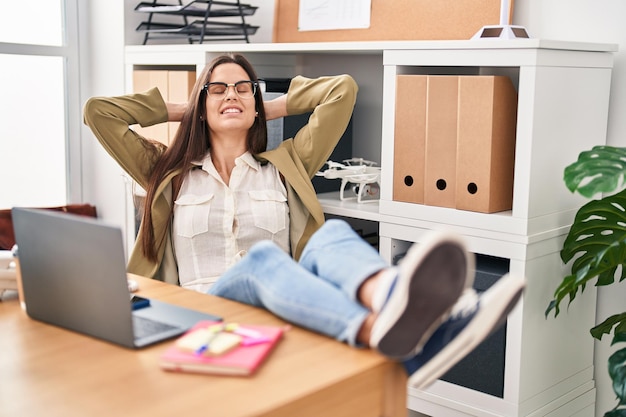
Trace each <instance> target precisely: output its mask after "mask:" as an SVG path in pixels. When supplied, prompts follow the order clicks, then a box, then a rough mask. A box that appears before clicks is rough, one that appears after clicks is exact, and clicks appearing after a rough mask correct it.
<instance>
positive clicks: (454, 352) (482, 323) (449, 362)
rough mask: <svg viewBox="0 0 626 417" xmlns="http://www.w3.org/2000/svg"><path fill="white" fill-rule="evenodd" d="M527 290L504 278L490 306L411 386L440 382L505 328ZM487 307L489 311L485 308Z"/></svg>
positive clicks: (491, 295) (495, 287) (493, 290)
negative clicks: (463, 360) (440, 379)
mask: <svg viewBox="0 0 626 417" xmlns="http://www.w3.org/2000/svg"><path fill="white" fill-rule="evenodd" d="M524 288H525V281H524V279H523V278H520V277H515V276H512V275H509V274H507V275H505V276H503V277H502V278H500V279H499V280H498V281H497V282H496V283H495V284H494V285H493V286H492V287H491V288H490V289H489V290H487V292H486V293H485V296H486V294H487V293H489V303H484V304H483V303H481V306H480V308H479V310H478V312H477V313H476V316H475V317H474V318H473V319H472V321H471V322H470V323H469V324H468V325H467V326H466V327H465V328H464V329H463V330H462V331H461V332H460V333H459V334H458V335H457V336H456V337H455V338H454V339H453V340H452V341H451V342H450V343H449V344H448V345H447V346H446V347H445V348H443V349H442V350H441V352H439V353H438V354H437V355H435V356H434V357H433V358H432V359H431V360H429V361H428V362H427V363H425V364H424V365H423V366H422V367H421V368H420V369H418V370H417V371H416V372H415V373H414V374H413V375H411V377H410V378H409V381H408V383H409V386H410V387H412V388H416V389H422V388H425V387H427V386H429V385H431V384H432V383H433V382H435V380H437V379H439V377H441V376H442V375H443V374H445V373H446V372H447V371H448V370H449V369H450V368H452V367H453V366H454V365H456V364H457V363H458V362H459V361H461V360H462V359H463V358H464V357H465V356H467V355H468V354H469V353H470V352H472V351H473V350H474V349H475V348H476V347H477V346H478V345H479V344H480V343H482V342H483V341H484V340H485V339H486V338H487V337H489V336H490V335H491V334H492V333H493V332H494V331H495V330H497V329H499V328H500V326H502V325H503V324H504V323H505V322H506V320H507V317H508V315H509V313H510V312H511V310H513V308H514V307H515V306H516V305H517V302H518V301H519V299H520V298H521V296H522V293H523V291H524ZM486 305H488V306H489V308H484V307H485V306H486Z"/></svg>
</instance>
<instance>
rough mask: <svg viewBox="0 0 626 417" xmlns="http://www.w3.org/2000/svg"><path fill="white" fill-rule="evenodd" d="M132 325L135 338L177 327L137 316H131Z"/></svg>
mask: <svg viewBox="0 0 626 417" xmlns="http://www.w3.org/2000/svg"><path fill="white" fill-rule="evenodd" d="M133 327H134V329H135V339H141V338H143V337H146V336H151V335H153V334H158V333H163V332H166V331H168V330H173V329H178V327H176V326H172V325H171V324H167V323H163V322H160V321H156V320H151V319H147V318H145V317H139V316H133Z"/></svg>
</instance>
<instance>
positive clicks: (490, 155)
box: [456, 76, 517, 213]
mask: <svg viewBox="0 0 626 417" xmlns="http://www.w3.org/2000/svg"><path fill="white" fill-rule="evenodd" d="M458 81H459V101H458V109H459V110H458V136H457V152H456V155H457V163H456V208H457V209H460V210H470V211H477V212H482V213H493V212H499V211H504V210H509V209H511V208H512V204H513V171H514V166H515V130H516V122H517V92H516V90H515V88H514V86H513V84H512V82H511V80H510V79H509V78H508V77H505V76H461V77H459V78H458Z"/></svg>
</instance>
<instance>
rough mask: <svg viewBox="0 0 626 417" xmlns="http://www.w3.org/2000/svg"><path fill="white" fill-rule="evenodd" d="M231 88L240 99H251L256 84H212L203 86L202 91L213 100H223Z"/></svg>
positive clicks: (244, 81) (247, 82)
mask: <svg viewBox="0 0 626 417" xmlns="http://www.w3.org/2000/svg"><path fill="white" fill-rule="evenodd" d="M229 87H233V89H234V90H235V93H237V95H238V96H239V97H240V98H252V97H254V95H255V94H256V87H257V83H255V82H254V81H251V80H241V81H237V82H236V83H234V84H226V83H222V82H213V83H208V84H205V85H204V90H205V91H206V92H207V95H208V96H209V98H211V99H213V100H224V99H225V98H226V96H227V95H228V88H229Z"/></svg>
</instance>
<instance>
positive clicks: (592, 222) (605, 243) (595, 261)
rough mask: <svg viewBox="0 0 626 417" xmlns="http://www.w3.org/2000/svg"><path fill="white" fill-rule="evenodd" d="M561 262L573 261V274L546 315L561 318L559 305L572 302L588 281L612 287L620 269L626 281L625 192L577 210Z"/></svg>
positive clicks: (560, 286) (562, 284)
mask: <svg viewBox="0 0 626 417" xmlns="http://www.w3.org/2000/svg"><path fill="white" fill-rule="evenodd" d="M561 259H562V260H563V262H564V263H568V262H569V261H571V260H572V259H574V261H573V262H572V268H571V274H570V275H568V276H566V277H565V278H564V279H563V281H562V282H561V285H559V287H558V288H557V289H556V291H555V293H554V300H552V302H551V303H550V305H549V306H548V310H547V311H546V314H548V313H550V311H551V310H554V314H555V316H556V315H558V314H559V311H560V310H559V304H560V302H561V301H562V300H563V299H564V298H566V297H569V302H570V303H571V302H572V301H573V300H574V299H575V298H576V294H577V292H578V290H579V289H580V290H581V292H582V291H583V290H584V289H585V285H586V284H587V282H588V281H589V280H592V279H594V278H596V277H597V283H596V285H609V284H612V283H613V282H615V274H616V272H617V270H618V267H620V266H621V268H619V271H620V278H619V280H620V281H622V280H624V278H626V190H624V191H621V192H620V193H618V194H615V195H612V196H609V197H605V198H604V199H602V200H593V201H590V202H588V203H587V204H585V205H584V206H583V207H581V208H580V209H579V210H578V213H577V214H576V218H575V219H574V223H573V224H572V226H571V228H570V230H569V234H568V235H567V238H566V239H565V243H564V244H563V249H562V250H561Z"/></svg>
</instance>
